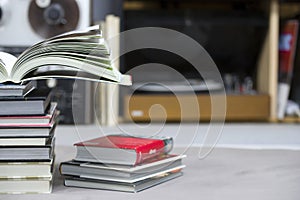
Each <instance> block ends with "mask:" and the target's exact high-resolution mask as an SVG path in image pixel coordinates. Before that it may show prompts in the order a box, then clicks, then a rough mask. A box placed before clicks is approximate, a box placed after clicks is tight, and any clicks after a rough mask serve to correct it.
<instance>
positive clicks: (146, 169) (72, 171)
mask: <svg viewBox="0 0 300 200" xmlns="http://www.w3.org/2000/svg"><path fill="white" fill-rule="evenodd" d="M184 157H185V155H172V154H163V155H161V156H158V157H155V158H153V159H149V160H147V161H145V162H144V163H142V164H139V165H136V166H129V165H116V164H101V163H90V162H78V161H74V160H71V161H67V162H63V163H61V165H60V173H61V174H62V175H71V176H83V177H85V176H93V175H96V176H98V177H99V176H101V175H102V176H103V175H104V176H110V177H123V178H138V177H141V176H147V175H149V174H153V173H156V172H159V171H162V170H165V169H170V168H174V167H178V166H181V165H182V159H183V158H184Z"/></svg>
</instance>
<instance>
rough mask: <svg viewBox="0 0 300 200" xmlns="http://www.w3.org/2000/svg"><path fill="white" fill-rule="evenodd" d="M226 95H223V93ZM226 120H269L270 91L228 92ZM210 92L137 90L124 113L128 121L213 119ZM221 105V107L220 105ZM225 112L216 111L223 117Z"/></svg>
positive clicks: (219, 117) (127, 97) (215, 117)
mask: <svg viewBox="0 0 300 200" xmlns="http://www.w3.org/2000/svg"><path fill="white" fill-rule="evenodd" d="M223 98H224V96H223ZM225 99H226V104H225V106H226V113H225V114H226V117H225V119H226V120H227V121H268V120H269V116H270V107H269V105H270V97H269V95H227V96H226V97H225ZM211 102H212V101H211V97H210V96H209V95H176V96H175V95H172V94H170V95H167V94H150V95H142V94H139V95H138V94H137V95H133V96H126V98H125V105H124V109H125V110H124V114H125V120H126V121H136V122H142V121H164V120H166V121H210V120H211V114H212V109H216V110H218V109H219V108H218V106H221V105H215V107H214V108H212V103H211ZM220 109H222V108H221V107H220ZM223 114H224V113H222V112H221V113H219V114H216V115H214V119H213V120H215V121H218V120H222V119H223V118H224V115H223Z"/></svg>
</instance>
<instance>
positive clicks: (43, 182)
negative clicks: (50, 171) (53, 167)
mask: <svg viewBox="0 0 300 200" xmlns="http://www.w3.org/2000/svg"><path fill="white" fill-rule="evenodd" d="M51 191H52V176H51V177H40V178H8V179H7V178H4V179H0V194H32V193H51Z"/></svg>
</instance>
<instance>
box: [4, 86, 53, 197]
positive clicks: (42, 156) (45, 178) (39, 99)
mask: <svg viewBox="0 0 300 200" xmlns="http://www.w3.org/2000/svg"><path fill="white" fill-rule="evenodd" d="M50 99H51V91H50V90H48V89H44V90H42V89H36V88H34V86H33V85H32V83H31V82H29V83H27V84H25V85H18V84H9V85H8V84H5V85H0V193H48V192H51V188H52V187H51V183H52V172H53V165H54V143H55V137H54V131H55V126H56V124H57V119H58V115H59V111H58V110H57V109H56V106H57V104H56V103H54V102H51V101H50Z"/></svg>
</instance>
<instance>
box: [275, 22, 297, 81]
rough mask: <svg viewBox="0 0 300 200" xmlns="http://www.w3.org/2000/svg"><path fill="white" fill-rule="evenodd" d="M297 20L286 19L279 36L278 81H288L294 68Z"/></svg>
mask: <svg viewBox="0 0 300 200" xmlns="http://www.w3.org/2000/svg"><path fill="white" fill-rule="evenodd" d="M298 28H299V22H298V21H297V20H287V21H286V22H284V24H283V26H282V27H281V32H280V38H279V82H284V83H290V81H291V78H292V73H293V68H294V61H295V53H296V45H297V37H298Z"/></svg>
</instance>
